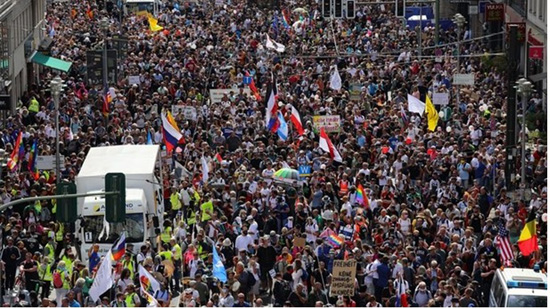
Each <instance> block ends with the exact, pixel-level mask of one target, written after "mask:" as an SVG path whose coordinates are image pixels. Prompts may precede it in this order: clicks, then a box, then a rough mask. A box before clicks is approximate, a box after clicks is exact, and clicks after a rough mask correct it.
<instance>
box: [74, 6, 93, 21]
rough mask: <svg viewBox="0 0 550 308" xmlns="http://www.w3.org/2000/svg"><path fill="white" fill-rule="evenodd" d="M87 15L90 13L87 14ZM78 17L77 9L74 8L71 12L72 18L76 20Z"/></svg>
mask: <svg viewBox="0 0 550 308" xmlns="http://www.w3.org/2000/svg"><path fill="white" fill-rule="evenodd" d="M87 13H88V12H86V14H87ZM76 15H77V12H76V9H75V8H73V9H72V10H71V18H72V19H74V18H75V17H76ZM92 17H93V15H92Z"/></svg>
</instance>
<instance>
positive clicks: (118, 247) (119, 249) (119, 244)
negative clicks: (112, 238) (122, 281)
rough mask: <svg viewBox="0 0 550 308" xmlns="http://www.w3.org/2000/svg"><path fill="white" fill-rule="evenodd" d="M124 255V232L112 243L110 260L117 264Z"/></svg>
mask: <svg viewBox="0 0 550 308" xmlns="http://www.w3.org/2000/svg"><path fill="white" fill-rule="evenodd" d="M125 253H126V235H125V233H124V232H122V235H120V237H119V238H118V240H116V242H114V244H113V247H111V257H112V260H113V261H115V262H118V260H120V259H122V257H123V256H124V254H125Z"/></svg>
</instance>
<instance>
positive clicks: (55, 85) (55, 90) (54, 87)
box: [50, 76, 70, 184]
mask: <svg viewBox="0 0 550 308" xmlns="http://www.w3.org/2000/svg"><path fill="white" fill-rule="evenodd" d="M50 90H51V92H52V96H53V101H54V103H55V181H56V183H58V184H59V182H60V181H61V176H60V173H61V169H60V166H61V162H60V157H59V95H60V94H61V91H62V90H63V80H62V79H61V77H59V76H55V78H54V79H53V80H52V81H51V82H50ZM69 129H70V128H69Z"/></svg>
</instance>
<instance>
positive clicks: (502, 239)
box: [496, 225, 514, 264]
mask: <svg viewBox="0 0 550 308" xmlns="http://www.w3.org/2000/svg"><path fill="white" fill-rule="evenodd" d="M496 246H497V248H498V249H499V250H500V258H501V260H502V264H508V262H509V261H511V260H513V259H514V251H513V250H512V243H510V237H509V236H508V231H506V229H505V228H504V226H503V225H500V227H499V229H498V235H497V238H496Z"/></svg>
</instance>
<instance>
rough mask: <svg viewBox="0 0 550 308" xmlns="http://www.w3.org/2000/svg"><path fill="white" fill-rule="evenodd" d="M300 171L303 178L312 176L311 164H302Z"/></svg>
mask: <svg viewBox="0 0 550 308" xmlns="http://www.w3.org/2000/svg"><path fill="white" fill-rule="evenodd" d="M298 173H299V174H300V177H301V178H303V177H308V176H311V166H308V165H301V166H300V167H298Z"/></svg>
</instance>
